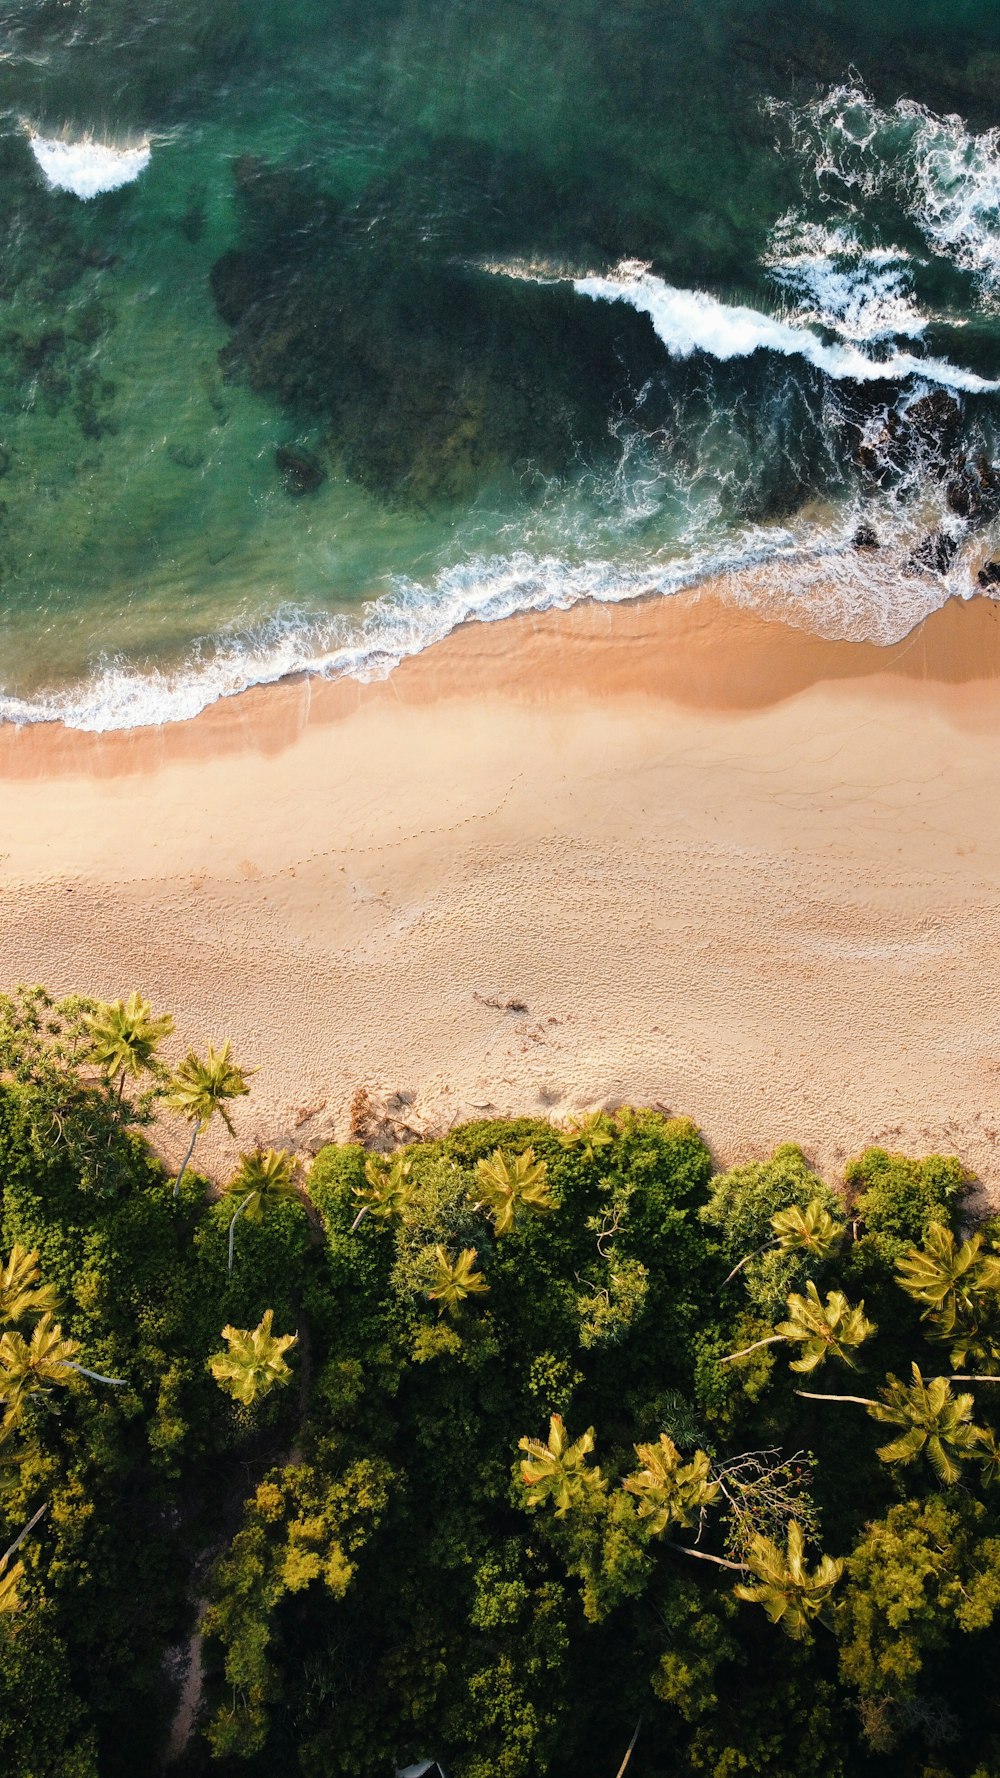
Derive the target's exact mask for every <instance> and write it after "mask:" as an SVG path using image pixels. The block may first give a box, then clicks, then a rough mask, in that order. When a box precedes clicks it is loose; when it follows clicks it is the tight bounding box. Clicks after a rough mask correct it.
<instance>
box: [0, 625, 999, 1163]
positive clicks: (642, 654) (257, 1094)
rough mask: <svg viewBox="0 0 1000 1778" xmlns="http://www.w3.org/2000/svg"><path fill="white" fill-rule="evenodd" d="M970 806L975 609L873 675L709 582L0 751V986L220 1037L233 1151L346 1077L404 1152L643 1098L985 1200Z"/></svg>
mask: <svg viewBox="0 0 1000 1778" xmlns="http://www.w3.org/2000/svg"><path fill="white" fill-rule="evenodd" d="M998 810H1000V607H998V606H996V605H994V604H992V603H990V602H989V601H987V600H977V601H975V602H973V603H972V604H971V605H960V604H952V605H950V606H948V607H946V608H945V610H943V611H942V612H940V613H938V614H937V615H936V616H935V617H934V618H932V619H930V620H929V621H928V622H927V623H926V624H925V625H924V626H923V627H922V629H921V630H919V631H918V632H916V633H915V634H914V635H913V636H912V637H910V638H909V639H908V640H907V641H906V642H905V643H903V644H900V645H899V646H898V647H896V648H893V649H889V650H885V649H876V648H873V647H869V646H865V645H855V644H846V643H830V642H824V641H821V640H818V639H817V638H815V637H812V636H810V635H807V634H805V633H804V632H802V631H800V630H796V629H793V628H790V627H786V626H784V625H780V624H765V623H764V622H762V621H761V620H759V619H757V618H754V617H751V616H748V615H747V614H745V613H741V612H739V611H737V610H733V609H728V608H726V607H724V606H723V605H721V604H720V603H718V601H717V600H716V599H714V598H712V597H710V596H702V597H701V598H700V599H684V600H672V601H665V602H648V603H639V604H636V605H634V606H629V607H619V608H616V609H614V610H604V609H601V608H598V607H579V608H577V609H576V610H574V611H572V612H570V613H568V614H565V615H550V616H546V617H539V618H524V619H517V620H512V621H511V622H508V623H506V624H498V625H493V626H480V625H473V626H470V627H468V628H466V629H464V630H462V631H461V632H459V633H458V634H456V635H455V636H454V637H452V638H451V639H450V640H449V641H447V642H445V643H443V644H441V645H440V646H439V647H438V648H436V649H433V650H431V651H430V652H428V653H427V654H425V655H423V656H421V657H420V658H418V659H416V660H414V661H412V662H410V663H408V664H407V665H405V666H404V667H402V668H401V669H399V671H398V672H397V673H396V674H394V675H393V677H392V678H391V679H390V680H389V681H387V682H386V683H384V684H381V685H374V686H357V685H353V684H349V683H338V684H317V683H315V682H314V683H309V682H307V681H302V682H298V683H287V684H284V685H281V686H278V687H274V688H270V689H268V690H266V691H261V692H257V693H251V694H248V695H247V696H245V697H243V698H240V699H233V700H231V701H229V702H228V703H225V704H222V705H217V706H216V707H215V708H214V709H213V710H211V711H209V712H207V713H206V715H205V716H203V717H201V718H199V719H198V720H197V721H195V722H193V723H188V724H178V725H175V726H172V727H170V728H166V729H161V730H149V731H143V732H141V733H132V734H118V735H110V736H106V737H96V736H86V735H79V734H71V733H67V732H66V731H64V730H61V729H59V728H57V727H52V728H46V729H34V730H22V731H16V730H12V729H6V730H3V731H0V983H2V984H5V985H6V984H10V983H13V982H15V981H17V980H45V981H47V982H48V983H49V984H50V986H51V987H53V988H54V989H56V990H59V991H64V990H69V989H71V988H79V989H82V990H86V991H89V992H91V993H95V994H99V995H108V996H111V995H117V994H119V993H121V992H123V991H127V990H128V989H130V988H131V987H133V986H139V987H141V988H142V989H144V990H145V991H146V992H147V993H148V994H149V995H150V996H151V997H152V999H153V1000H154V1002H156V1003H157V1004H158V1005H163V1006H167V1007H170V1008H171V1009H172V1010H173V1011H174V1012H175V1014H176V1017H177V1026H178V1038H179V1039H183V1040H184V1042H185V1043H186V1042H188V1041H191V1042H194V1043H195V1044H199V1045H200V1044H201V1043H203V1042H204V1040H205V1039H206V1038H217V1037H219V1036H220V1035H223V1034H227V1033H228V1034H231V1035H232V1037H233V1039H234V1044H235V1048H236V1050H237V1052H238V1055H239V1057H240V1058H241V1059H244V1060H245V1061H246V1062H248V1063H249V1062H253V1063H254V1064H257V1065H259V1068H260V1072H259V1074H258V1075H257V1077H256V1080H255V1082H254V1090H253V1095H252V1098H251V1099H250V1100H248V1101H243V1104H242V1108H241V1110H240V1113H239V1117H238V1127H239V1137H240V1142H241V1145H243V1146H247V1145H249V1144H251V1143H253V1142H256V1141H258V1140H259V1141H263V1142H268V1143H289V1144H292V1145H295V1146H299V1147H315V1145H316V1144H317V1142H318V1141H320V1140H321V1139H322V1138H323V1137H324V1136H325V1135H329V1134H330V1133H332V1132H339V1133H341V1134H343V1133H344V1132H345V1130H346V1126H347V1108H348V1105H349V1103H350V1100H351V1097H352V1095H353V1093H354V1090H355V1089H356V1088H357V1087H358V1086H359V1085H360V1084H365V1085H367V1086H368V1087H369V1088H371V1089H372V1091H373V1092H375V1093H376V1094H380V1095H386V1096H387V1095H392V1094H398V1095H399V1096H400V1098H399V1100H397V1101H396V1103H397V1105H400V1104H401V1105H403V1106H404V1107H409V1109H404V1110H403V1111H402V1112H401V1116H402V1117H403V1118H404V1120H405V1121H408V1122H409V1123H410V1124H411V1125H412V1126H413V1127H415V1128H420V1127H423V1126H424V1125H427V1126H434V1127H440V1126H442V1125H447V1124H448V1123H450V1122H451V1121H453V1120H455V1119H458V1118H468V1117H472V1116H475V1115H477V1114H480V1113H481V1112H482V1111H483V1110H484V1109H486V1108H487V1107H495V1108H497V1110H500V1111H505V1112H506V1111H527V1112H537V1113H542V1114H546V1115H552V1116H556V1117H562V1116H564V1115H566V1114H567V1113H569V1112H570V1111H573V1110H575V1109H577V1108H579V1107H581V1106H593V1105H600V1104H605V1103H609V1102H615V1101H620V1100H632V1101H635V1102H659V1103H661V1104H663V1105H667V1106H670V1107H673V1108H675V1109H677V1110H682V1111H686V1112H690V1113H691V1114H692V1115H693V1116H694V1117H695V1118H696V1119H697V1120H698V1121H699V1123H700V1124H701V1125H702V1127H703V1128H704V1130H705V1132H706V1135H707V1137H708V1139H709V1141H710V1142H711V1144H712V1147H713V1149H714V1151H715V1152H716V1154H717V1156H718V1157H719V1158H720V1159H724V1160H729V1159H732V1158H736V1157H744V1156H749V1155H754V1154H758V1153H761V1152H763V1151H766V1150H768V1149H769V1148H770V1147H771V1146H772V1145H773V1144H775V1143H777V1142H779V1141H782V1140H787V1139H789V1138H794V1139H796V1140H798V1141H800V1142H801V1143H802V1144H803V1145H804V1147H805V1148H806V1149H807V1151H808V1152H809V1153H810V1154H812V1155H813V1156H814V1157H815V1158H816V1160H817V1162H818V1163H819V1164H820V1166H821V1167H822V1168H823V1169H824V1170H826V1171H827V1172H828V1173H829V1175H830V1176H831V1177H833V1176H835V1174H836V1171H837V1169H838V1166H839V1164H840V1163H841V1162H842V1160H843V1158H844V1157H845V1156H846V1155H848V1154H850V1153H852V1152H856V1151H857V1150H858V1149H860V1148H861V1147H863V1146H864V1145H865V1144H866V1143H869V1142H875V1141H877V1142H882V1143H888V1144H890V1145H898V1146H900V1147H902V1148H906V1149H910V1150H915V1151H924V1150H927V1149H928V1148H944V1149H946V1150H952V1151H955V1152H957V1153H959V1154H961V1155H962V1156H963V1157H964V1159H965V1160H966V1162H967V1163H968V1164H969V1165H970V1166H971V1167H972V1168H973V1169H975V1170H976V1171H977V1172H978V1173H979V1175H980V1176H981V1177H982V1179H983V1180H984V1182H986V1183H987V1184H989V1185H992V1186H994V1187H996V1186H1000V1149H998V1132H1000V1111H998V1110H997V1107H996V1093H997V1085H998V1074H1000V963H998V959H1000V830H998V820H997V813H998ZM508 1001H514V1002H517V1003H519V1004H520V1005H523V1007H525V1008H526V1009H527V1010H526V1011H516V1010H515V1011H507V1010H503V1008H504V1007H505V1006H506V1003H507V1002H508ZM490 1002H495V1003H499V1004H498V1005H496V1004H493V1005H491V1004H490ZM165 1140H166V1145H167V1148H168V1151H170V1150H171V1149H172V1148H173V1149H174V1150H175V1149H176V1147H177V1146H179V1142H180V1132H177V1133H176V1134H174V1133H168V1134H167V1135H166V1138H165ZM232 1152H233V1151H232V1148H231V1147H230V1146H228V1145H227V1144H225V1143H221V1142H217V1143H216V1145H215V1147H214V1148H211V1147H208V1148H207V1149H206V1153H207V1156H208V1158H209V1159H210V1161H211V1163H212V1164H213V1165H214V1166H215V1167H216V1168H217V1169H224V1168H225V1167H227V1166H228V1165H229V1164H230V1162H231V1159H232Z"/></svg>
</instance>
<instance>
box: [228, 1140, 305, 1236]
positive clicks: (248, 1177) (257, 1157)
mask: <svg viewBox="0 0 1000 1778" xmlns="http://www.w3.org/2000/svg"><path fill="white" fill-rule="evenodd" d="M222 1190H223V1192H224V1194H225V1195H226V1196H227V1197H239V1198H242V1199H243V1200H244V1202H243V1207H242V1211H241V1214H242V1215H243V1216H245V1217H246V1219H247V1221H248V1222H259V1221H260V1218H261V1217H262V1216H263V1214H264V1211H265V1209H266V1207H267V1205H268V1204H273V1203H277V1202H278V1200H279V1199H281V1198H284V1199H286V1200H287V1199H289V1198H297V1197H298V1196H299V1187H298V1162H297V1161H296V1159H295V1156H294V1155H293V1154H289V1152H288V1150H287V1149H286V1148H255V1149H254V1151H253V1153H252V1154H241V1155H240V1164H239V1166H238V1167H237V1169H236V1172H235V1173H234V1174H233V1177H232V1179H230V1181H229V1183H228V1185H224V1186H223V1188H222Z"/></svg>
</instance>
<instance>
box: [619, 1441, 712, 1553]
mask: <svg viewBox="0 0 1000 1778" xmlns="http://www.w3.org/2000/svg"><path fill="white" fill-rule="evenodd" d="M634 1449H635V1454H636V1456H637V1457H638V1459H639V1462H640V1463H641V1464H642V1468H641V1469H640V1470H637V1471H636V1473H635V1474H634V1475H630V1476H626V1478H625V1481H624V1482H623V1484H622V1486H623V1487H624V1488H625V1490H626V1492H627V1493H629V1494H634V1495H635V1496H636V1499H637V1500H638V1502H639V1517H640V1519H648V1521H649V1526H648V1529H649V1532H650V1535H651V1536H653V1537H659V1536H660V1535H661V1533H662V1532H664V1531H665V1530H666V1529H667V1526H668V1525H683V1526H684V1527H685V1529H686V1530H689V1531H690V1530H691V1529H692V1527H693V1526H694V1524H695V1522H696V1520H697V1519H700V1517H701V1515H702V1513H703V1512H704V1510H705V1508H706V1507H709V1506H711V1505H712V1504H713V1502H714V1501H716V1500H717V1499H718V1497H719V1493H720V1491H721V1487H720V1483H719V1482H714V1481H712V1480H711V1479H710V1474H709V1472H710V1469H711V1465H710V1462H709V1459H708V1457H707V1455H706V1453H705V1452H704V1451H696V1452H695V1454H694V1456H693V1457H692V1458H691V1459H690V1461H689V1462H687V1463H685V1462H683V1461H682V1459H681V1455H680V1452H679V1451H678V1449H677V1446H676V1445H675V1444H674V1441H673V1439H672V1438H670V1437H669V1435H668V1434H667V1433H665V1432H661V1433H660V1437H659V1442H658V1443H657V1444H655V1445H636V1446H635V1447H634Z"/></svg>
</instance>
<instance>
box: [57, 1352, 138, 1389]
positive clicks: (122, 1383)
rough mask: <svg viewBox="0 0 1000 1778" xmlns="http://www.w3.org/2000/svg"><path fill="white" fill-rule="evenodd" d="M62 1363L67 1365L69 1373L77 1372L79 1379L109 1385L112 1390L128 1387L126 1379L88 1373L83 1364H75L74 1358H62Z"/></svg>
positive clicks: (94, 1372) (97, 1372)
mask: <svg viewBox="0 0 1000 1778" xmlns="http://www.w3.org/2000/svg"><path fill="white" fill-rule="evenodd" d="M62 1362H63V1364H65V1365H68V1366H69V1369H70V1370H71V1371H79V1373H80V1375H81V1377H91V1378H92V1379H93V1381H94V1382H95V1383H110V1384H111V1386H112V1388H113V1389H125V1388H127V1387H128V1379H127V1378H126V1377H102V1376H101V1373H100V1371H88V1369H87V1367H86V1365H85V1364H77V1362H76V1360H75V1359H74V1358H64V1359H63V1360H62Z"/></svg>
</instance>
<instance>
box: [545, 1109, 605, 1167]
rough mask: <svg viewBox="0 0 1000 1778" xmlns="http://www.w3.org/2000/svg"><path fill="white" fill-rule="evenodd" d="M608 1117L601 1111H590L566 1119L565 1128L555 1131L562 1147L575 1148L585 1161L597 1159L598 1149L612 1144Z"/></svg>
mask: <svg viewBox="0 0 1000 1778" xmlns="http://www.w3.org/2000/svg"><path fill="white" fill-rule="evenodd" d="M608 1123H609V1119H608V1117H607V1115H606V1113H605V1112H603V1111H591V1112H588V1113H587V1116H586V1117H571V1118H568V1119H567V1122H566V1128H565V1130H559V1131H558V1132H557V1134H558V1136H559V1141H560V1142H561V1144H562V1146H563V1148H577V1149H579V1151H580V1154H581V1156H582V1158H583V1159H584V1160H585V1161H594V1160H596V1159H597V1153H598V1150H599V1149H601V1148H611V1147H612V1146H613V1144H614V1140H615V1137H614V1131H613V1130H610V1129H609V1128H608Z"/></svg>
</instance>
